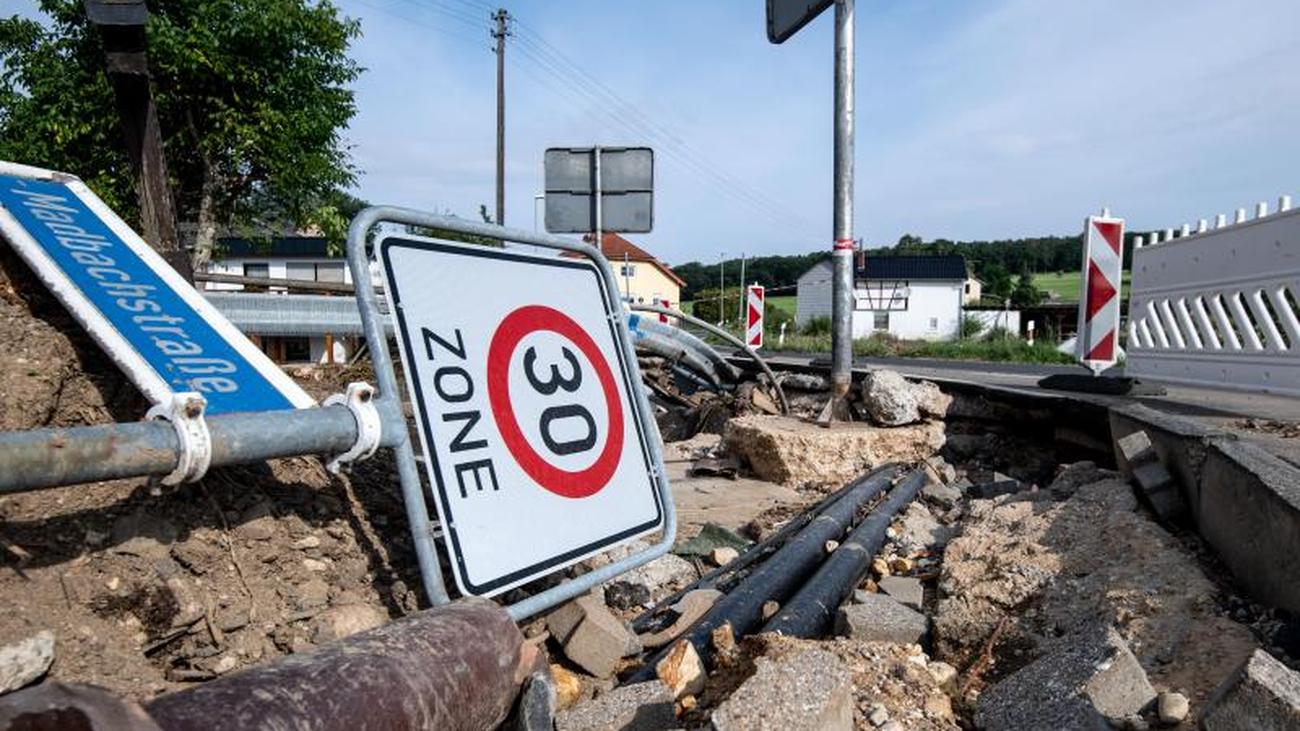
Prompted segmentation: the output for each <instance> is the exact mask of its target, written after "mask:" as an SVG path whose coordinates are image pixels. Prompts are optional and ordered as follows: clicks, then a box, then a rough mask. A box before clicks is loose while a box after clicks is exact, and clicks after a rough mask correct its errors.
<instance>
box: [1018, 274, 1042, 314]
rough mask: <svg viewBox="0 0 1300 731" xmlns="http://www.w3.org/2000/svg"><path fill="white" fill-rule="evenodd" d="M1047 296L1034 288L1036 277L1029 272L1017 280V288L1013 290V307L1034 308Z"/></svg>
mask: <svg viewBox="0 0 1300 731" xmlns="http://www.w3.org/2000/svg"><path fill="white" fill-rule="evenodd" d="M1045 297H1046V295H1045V294H1044V293H1043V291H1042V290H1040V289H1038V288H1037V287H1035V286H1034V277H1033V275H1032V274H1030V273H1029V272H1027V271H1025V272H1021V273H1020V276H1019V277H1017V278H1016V287H1015V289H1013V290H1011V305H1012V306H1013V307H1033V306H1034V305H1037V304H1039V303H1041V302H1042V301H1043V299H1044V298H1045Z"/></svg>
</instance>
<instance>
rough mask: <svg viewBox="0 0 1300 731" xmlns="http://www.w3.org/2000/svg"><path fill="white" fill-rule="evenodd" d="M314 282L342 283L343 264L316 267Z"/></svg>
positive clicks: (326, 264)
mask: <svg viewBox="0 0 1300 731" xmlns="http://www.w3.org/2000/svg"><path fill="white" fill-rule="evenodd" d="M316 281H318V282H338V283H342V282H343V262H341V261H340V262H327V263H324V264H317V265H316Z"/></svg>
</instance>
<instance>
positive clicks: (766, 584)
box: [628, 465, 898, 683]
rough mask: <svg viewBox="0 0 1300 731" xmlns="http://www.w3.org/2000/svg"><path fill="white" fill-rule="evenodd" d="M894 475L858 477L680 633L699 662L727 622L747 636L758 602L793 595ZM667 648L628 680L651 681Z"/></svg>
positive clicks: (758, 613) (892, 471) (756, 619)
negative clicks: (829, 545) (829, 546)
mask: <svg viewBox="0 0 1300 731" xmlns="http://www.w3.org/2000/svg"><path fill="white" fill-rule="evenodd" d="M897 471H898V467H897V466H896V465H888V466H885V467H882V468H880V469H877V470H874V471H872V472H870V473H868V474H866V475H864V476H862V477H860V478H858V480H857V481H856V482H855V484H854V485H853V487H852V488H851V489H849V490H848V491H847V492H846V493H844V497H842V498H840V499H839V500H837V501H835V502H834V503H832V504H831V505H829V506H827V507H826V509H825V510H823V511H822V512H821V513H820V514H818V515H817V517H815V518H813V519H812V520H811V521H810V522H809V523H808V525H807V526H806V527H805V528H804V529H803V530H801V531H799V533H797V534H796V535H795V536H794V537H793V538H791V539H790V541H789V543H787V544H786V545H784V546H782V547H781V549H780V550H779V551H777V552H776V553H775V554H773V555H772V557H771V558H769V559H767V560H766V561H764V562H763V564H762V565H761V566H759V567H758V568H756V569H754V572H753V573H751V574H750V575H749V576H748V577H746V578H745V580H744V581H742V582H741V583H740V585H739V586H737V587H736V588H735V589H732V590H731V593H729V594H727V595H726V596H724V597H722V598H721V599H719V600H718V602H717V603H716V604H714V605H713V608H712V609H710V610H709V612H708V613H707V614H705V615H704V616H703V617H702V618H701V619H700V621H699V622H696V623H695V626H693V627H692V628H691V630H690V631H689V632H688V633H687V634H686V635H685V639H686V640H687V641H688V642H690V643H691V644H692V645H694V646H695V651H696V652H697V653H698V654H699V656H700V658H701V659H703V660H704V661H705V662H707V661H708V659H709V658H710V657H711V656H712V654H713V645H712V642H711V635H712V633H713V630H715V629H717V628H718V627H721V626H722V625H724V624H730V625H731V630H732V632H733V633H734V634H735V635H736V636H737V637H739V636H741V635H745V634H748V633H750V632H751V631H752V630H753V629H754V628H755V627H757V626H758V625H759V623H760V622H762V621H763V604H764V602H768V601H777V602H784V601H785V599H786V598H787V597H789V596H790V595H791V594H792V593H794V591H795V589H796V588H797V587H798V586H799V584H800V583H801V582H802V581H803V580H804V577H806V576H807V575H808V574H809V572H811V571H812V570H813V568H814V567H816V566H817V565H818V564H819V563H821V562H822V560H823V559H824V558H825V557H826V541H830V540H839V539H840V537H842V536H843V535H844V531H845V530H847V529H848V527H849V526H850V525H851V524H852V523H853V519H854V517H855V516H856V515H857V513H858V510H859V509H860V508H861V507H862V506H863V505H865V504H866V503H868V502H869V501H871V500H872V499H873V498H875V497H876V496H877V495H879V494H880V493H881V492H883V491H884V490H885V488H887V487H889V485H890V483H891V482H893V480H894V476H895V475H896V474H897ZM671 649H672V648H671V646H670V647H667V648H664V649H663V650H661V651H659V652H658V653H656V654H655V656H654V657H652V658H650V659H648V660H647V661H646V663H645V665H643V666H642V667H641V669H640V670H638V671H637V672H636V674H634V675H633V676H632V678H631V679H630V680H629V681H628V682H629V683H636V682H640V681H642V680H650V679H652V678H653V677H654V676H655V665H656V664H657V663H658V662H659V661H660V660H661V659H662V658H663V656H664V655H666V654H667V653H668V652H669V651H670V650H671Z"/></svg>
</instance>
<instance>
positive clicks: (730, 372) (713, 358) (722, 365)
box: [627, 313, 741, 382]
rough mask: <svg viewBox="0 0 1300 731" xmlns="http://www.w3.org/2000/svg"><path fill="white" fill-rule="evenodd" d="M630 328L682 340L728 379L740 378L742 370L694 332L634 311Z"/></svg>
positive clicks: (630, 317)
mask: <svg viewBox="0 0 1300 731" xmlns="http://www.w3.org/2000/svg"><path fill="white" fill-rule="evenodd" d="M627 326H628V328H638V329H641V330H644V331H646V332H651V333H657V334H659V335H663V336H665V337H667V338H669V339H671V340H675V341H677V342H680V343H681V344H682V345H684V346H686V348H687V349H689V350H692V351H694V352H696V353H699V354H700V355H701V356H703V357H704V358H706V359H708V361H709V362H710V363H712V364H713V366H714V368H716V369H717V370H718V375H719V376H721V377H723V378H725V379H727V380H728V381H733V382H734V381H738V380H740V375H741V371H740V369H739V368H737V367H736V366H734V365H732V364H731V363H729V362H728V361H727V358H726V356H724V355H722V354H721V353H719V352H718V351H717V350H716V349H714V348H713V346H711V345H709V344H708V343H706V342H704V341H703V340H701V339H700V338H698V337H696V336H695V335H694V334H693V333H690V332H687V331H686V330H683V329H682V328H680V327H673V326H672V325H669V324H667V323H663V322H659V321H658V320H657V319H655V318H651V317H645V316H643V315H638V314H636V313H632V314H629V315H628V318H627Z"/></svg>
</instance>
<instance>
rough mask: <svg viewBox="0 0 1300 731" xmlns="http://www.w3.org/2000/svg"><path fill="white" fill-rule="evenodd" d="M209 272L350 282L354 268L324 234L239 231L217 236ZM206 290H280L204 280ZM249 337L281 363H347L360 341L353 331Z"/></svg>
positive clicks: (341, 282) (206, 269)
mask: <svg viewBox="0 0 1300 731" xmlns="http://www.w3.org/2000/svg"><path fill="white" fill-rule="evenodd" d="M204 272H205V273H208V274H227V275H234V276H238V277H255V278H258V279H272V280H286V279H291V280H296V281H301V282H325V283H329V284H351V283H352V273H351V272H350V271H349V270H348V267H347V262H346V261H345V260H344V259H343V257H342V255H341V252H338V251H337V250H332V249H331V247H330V246H329V243H328V241H327V240H326V239H325V237H323V236H296V235H290V236H274V237H270V238H266V239H257V238H243V237H237V236H230V237H222V238H219V239H217V245H216V247H215V249H214V251H213V253H212V260H211V261H210V262H208V264H207V266H206V267H204ZM203 288H204V290H206V291H210V292H229V291H251V292H270V293H284V292H285V289H284V288H283V287H281V286H276V285H275V284H270V285H268V286H266V287H259V286H251V285H246V284H231V283H225V282H222V283H217V282H205V283H204V284H203ZM249 337H250V338H251V339H252V340H253V342H254V343H256V344H257V345H258V346H259V347H261V348H262V350H263V351H264V352H265V353H266V354H267V355H269V356H271V359H272V360H275V361H276V362H280V363H346V362H347V360H348V358H350V357H351V355H352V353H354V352H355V351H356V348H357V347H358V346H359V344H360V339H359V338H357V337H353V336H343V335H340V336H338V337H335V336H332V335H326V336H320V335H305V334H302V333H287V332H286V333H277V334H265V333H262V334H255V333H250V334H249Z"/></svg>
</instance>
